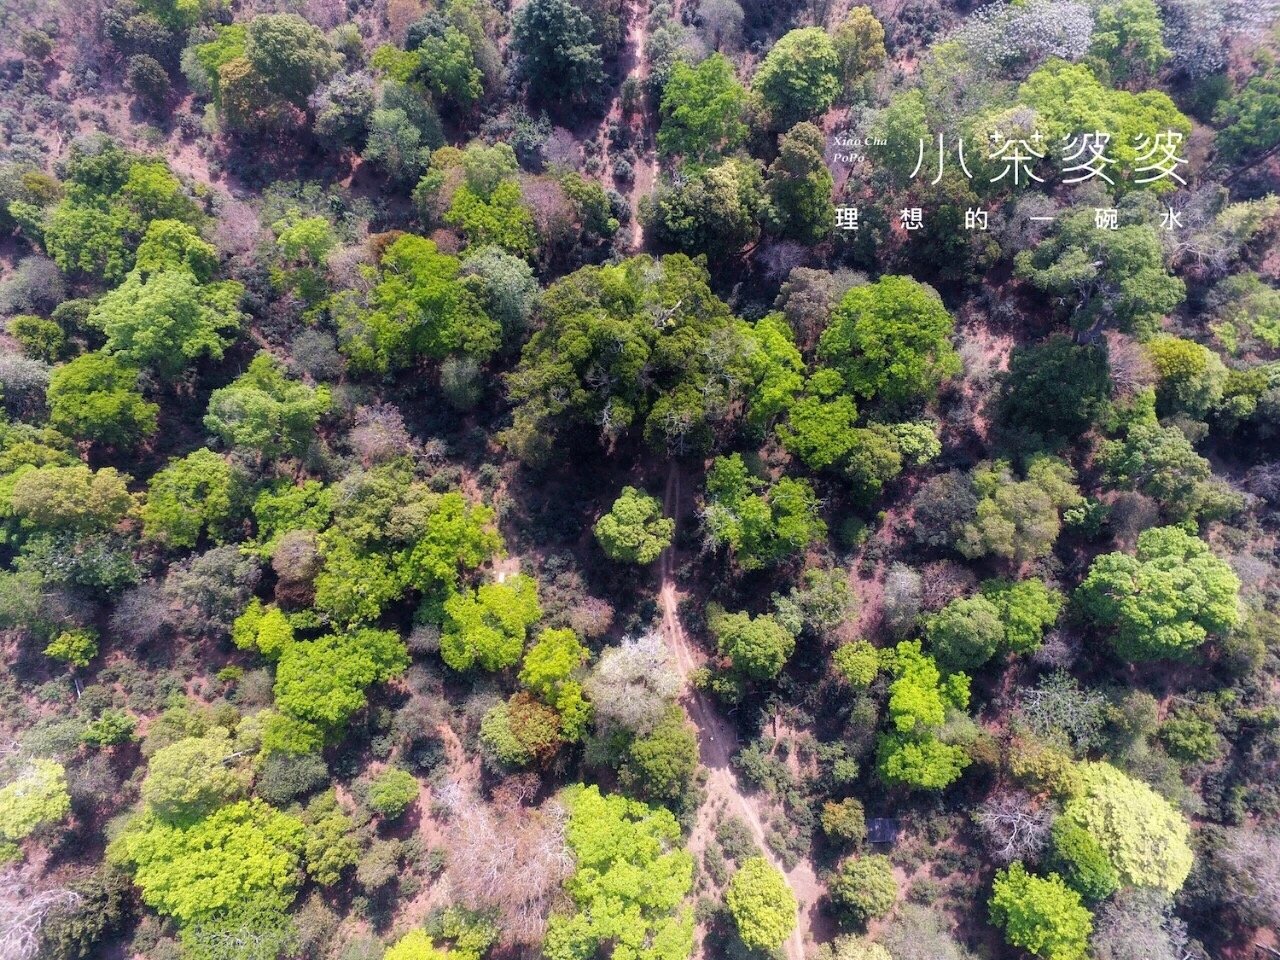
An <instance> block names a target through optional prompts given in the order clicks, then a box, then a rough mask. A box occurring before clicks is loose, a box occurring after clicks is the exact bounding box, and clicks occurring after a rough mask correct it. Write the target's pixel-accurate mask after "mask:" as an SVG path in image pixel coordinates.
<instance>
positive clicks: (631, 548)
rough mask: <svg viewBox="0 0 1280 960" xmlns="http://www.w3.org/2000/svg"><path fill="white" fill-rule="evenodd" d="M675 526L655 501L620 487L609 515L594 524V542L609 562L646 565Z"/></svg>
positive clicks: (665, 544) (668, 543)
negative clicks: (619, 492) (617, 561)
mask: <svg viewBox="0 0 1280 960" xmlns="http://www.w3.org/2000/svg"><path fill="white" fill-rule="evenodd" d="M675 529H676V522H675V521H674V520H672V519H671V518H670V517H664V516H663V515H662V504H661V503H659V502H658V499H657V497H651V496H649V495H648V494H646V493H642V492H641V491H639V490H637V489H636V488H635V487H623V488H622V493H621V494H619V495H618V499H617V500H615V501H613V506H612V507H610V508H609V512H608V513H606V514H605V515H604V516H603V517H601V518H600V519H599V520H598V521H596V525H595V534H596V540H597V541H598V542H599V543H600V548H601V549H602V550H603V551H604V552H605V555H606V556H607V557H609V559H611V560H619V561H622V562H624V563H638V564H648V563H653V561H655V560H657V559H658V557H659V555H660V554H661V553H662V551H663V550H665V549H666V548H667V547H669V546H671V537H672V535H673V534H674V533H675Z"/></svg>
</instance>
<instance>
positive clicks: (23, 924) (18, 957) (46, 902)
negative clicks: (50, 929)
mask: <svg viewBox="0 0 1280 960" xmlns="http://www.w3.org/2000/svg"><path fill="white" fill-rule="evenodd" d="M79 904H80V895H79V894H77V893H74V892H72V891H71V890H65V889H61V888H51V889H47V890H37V889H35V886H34V884H33V883H32V881H31V878H29V877H27V876H24V875H23V874H22V873H20V872H19V871H17V870H12V869H11V870H7V871H5V872H4V873H3V874H0V957H4V958H5V960H31V958H32V957H34V956H35V955H36V953H37V951H38V950H39V949H40V928H41V927H42V926H43V925H44V921H45V917H47V916H48V915H49V912H50V911H51V910H54V909H56V908H62V909H71V908H73V907H76V906H79Z"/></svg>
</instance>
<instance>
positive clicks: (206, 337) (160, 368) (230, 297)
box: [89, 270, 244, 379]
mask: <svg viewBox="0 0 1280 960" xmlns="http://www.w3.org/2000/svg"><path fill="white" fill-rule="evenodd" d="M243 292H244V288H243V287H242V286H241V285H240V284H239V283H236V282H235V281H234V280H225V281H222V282H220V283H210V284H201V283H200V282H199V281H198V280H196V278H195V277H194V276H193V275H192V274H191V273H190V272H189V271H187V270H163V271H161V272H159V273H153V274H150V275H144V274H143V273H142V272H141V271H136V270H135V271H134V272H132V273H130V274H129V275H128V276H127V277H126V278H125V281H124V283H122V284H121V285H120V286H119V287H117V288H116V289H115V290H112V291H111V292H110V293H108V294H107V295H106V296H104V297H103V298H102V299H101V300H99V301H98V304H97V306H95V307H94V308H93V312H92V313H91V314H90V315H89V323H90V324H91V325H94V326H97V327H99V328H101V329H102V331H103V332H104V333H105V334H106V337H107V347H106V348H107V350H108V351H110V352H111V353H116V354H119V355H120V357H121V359H123V360H125V361H127V362H129V363H134V364H137V365H138V366H141V367H151V368H153V369H154V370H155V371H156V372H157V373H159V374H160V375H161V376H162V377H165V378H169V379H172V378H175V377H177V376H179V375H180V374H181V373H182V372H183V371H184V370H185V369H186V368H187V367H188V366H189V365H190V364H191V363H192V362H193V361H194V360H197V359H199V358H200V357H203V356H208V357H212V358H213V359H215V360H216V359H220V358H221V357H222V352H223V350H224V349H226V346H227V343H228V342H229V338H230V335H231V334H233V333H234V332H235V331H236V330H238V329H239V327H240V322H241V320H242V319H243V317H242V314H241V313H240V310H239V303H240V297H241V295H242V294H243Z"/></svg>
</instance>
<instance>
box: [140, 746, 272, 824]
mask: <svg viewBox="0 0 1280 960" xmlns="http://www.w3.org/2000/svg"><path fill="white" fill-rule="evenodd" d="M235 754H236V748H235V746H234V745H233V743H232V740H231V735H230V734H229V733H228V732H227V730H226V729H225V728H224V727H214V728H213V729H212V730H210V731H209V732H208V733H206V734H204V735H203V736H199V737H187V738H186V739H185V740H179V741H178V742H177V743H173V744H170V745H169V746H167V747H162V748H161V749H160V750H158V751H156V753H155V755H154V756H153V757H152V758H151V761H150V763H149V764H148V765H147V778H146V779H145V780H143V781H142V799H143V801H144V802H145V803H146V804H147V806H148V807H149V808H150V810H151V811H152V812H153V813H155V814H156V816H157V817H159V818H161V819H163V820H166V821H168V822H173V823H177V822H190V821H194V820H198V819H199V818H200V817H203V816H205V815H207V814H209V813H210V812H212V811H213V810H215V809H217V808H218V807H220V806H222V805H223V804H226V803H229V802H230V801H232V800H234V799H236V798H237V797H239V796H240V795H241V794H243V793H244V790H245V788H246V786H247V785H248V775H247V771H246V770H245V768H244V766H243V763H241V764H240V765H237V764H236V762H235V760H234V756H235Z"/></svg>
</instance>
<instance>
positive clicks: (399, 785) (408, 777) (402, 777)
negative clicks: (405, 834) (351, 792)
mask: <svg viewBox="0 0 1280 960" xmlns="http://www.w3.org/2000/svg"><path fill="white" fill-rule="evenodd" d="M420 790H421V787H420V786H419V784H418V781H417V778H415V777H414V775H413V774H411V773H409V772H408V771H407V770H400V769H397V768H395V767H391V768H389V769H387V770H384V771H383V772H382V773H380V774H378V775H377V776H376V777H374V778H373V781H372V782H371V783H370V784H369V806H370V807H371V808H373V810H375V811H376V812H377V813H380V814H382V816H384V817H386V818H388V819H390V820H394V819H395V818H396V817H398V816H400V814H402V813H404V812H405V811H406V810H407V809H409V806H410V805H411V804H412V803H413V802H414V801H415V800H417V799H418V793H419V791H420Z"/></svg>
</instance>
